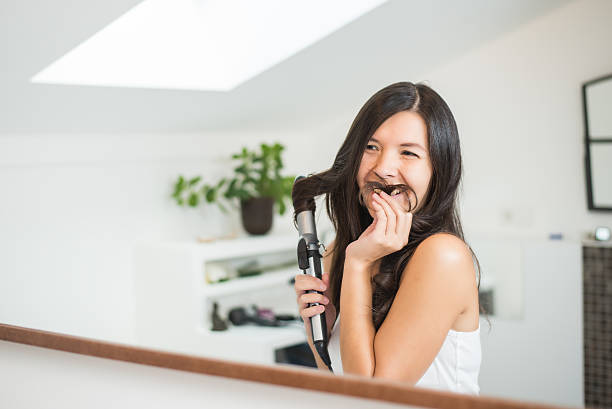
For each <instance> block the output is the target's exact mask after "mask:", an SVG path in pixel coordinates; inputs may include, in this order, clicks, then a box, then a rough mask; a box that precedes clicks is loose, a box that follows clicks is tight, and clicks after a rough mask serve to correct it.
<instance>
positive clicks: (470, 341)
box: [327, 316, 482, 395]
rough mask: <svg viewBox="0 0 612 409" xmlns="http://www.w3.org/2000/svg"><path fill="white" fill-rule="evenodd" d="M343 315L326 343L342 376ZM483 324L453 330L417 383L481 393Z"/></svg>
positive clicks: (421, 385)
mask: <svg viewBox="0 0 612 409" xmlns="http://www.w3.org/2000/svg"><path fill="white" fill-rule="evenodd" d="M339 323H340V316H338V319H337V320H336V323H335V324H334V327H333V329H332V332H331V335H330V338H329V344H328V346H327V348H328V352H329V357H330V359H331V363H332V369H333V370H334V374H337V375H341V374H342V373H343V371H342V359H341V358H340V326H339ZM481 359H482V356H481V350H480V325H478V328H477V329H475V330H474V331H469V332H462V331H455V330H453V329H451V330H450V331H448V335H447V336H446V339H444V342H443V343H442V347H441V348H440V351H439V352H438V354H437V355H436V357H435V358H434V360H433V362H432V363H431V365H430V366H429V368H428V369H427V371H425V374H424V375H423V376H422V377H421V379H419V381H418V382H417V383H416V384H415V386H419V387H423V388H431V389H440V390H446V391H451V392H458V393H465V394H471V395H478V394H479V392H480V387H479V386H478V374H479V372H480V361H481Z"/></svg>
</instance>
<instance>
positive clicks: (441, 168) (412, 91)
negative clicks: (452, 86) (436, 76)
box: [292, 82, 485, 330]
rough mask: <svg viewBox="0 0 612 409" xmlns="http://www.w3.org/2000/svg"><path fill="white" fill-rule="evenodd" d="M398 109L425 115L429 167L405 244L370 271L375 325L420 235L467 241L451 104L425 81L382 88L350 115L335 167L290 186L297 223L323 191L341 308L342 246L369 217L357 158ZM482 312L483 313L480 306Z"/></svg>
mask: <svg viewBox="0 0 612 409" xmlns="http://www.w3.org/2000/svg"><path fill="white" fill-rule="evenodd" d="M401 111H412V112H415V113H417V114H418V115H420V116H421V117H422V118H423V120H424V121H425V124H426V125H427V138H428V144H429V156H430V160H431V164H432V168H433V172H432V177H431V180H430V183H429V187H428V189H427V194H426V197H425V198H423V199H424V200H423V203H422V204H421V206H420V208H419V209H418V210H416V211H415V212H414V214H413V220H412V227H411V228H410V236H409V239H408V244H407V245H406V246H404V248H402V249H401V250H399V251H396V252H394V253H392V254H388V255H386V256H385V257H383V258H382V259H381V260H380V271H379V272H378V274H376V275H374V277H373V278H372V288H373V292H372V320H373V322H374V327H375V328H376V330H378V328H379V327H380V325H381V324H382V323H383V321H384V319H385V317H386V316H387V313H388V312H389V309H390V308H391V304H392V303H393V300H394V299H395V294H396V293H397V290H398V288H399V283H400V278H401V275H402V273H403V271H404V269H405V267H406V265H407V264H408V261H410V258H411V257H412V255H413V254H414V251H415V250H416V248H417V246H418V245H419V244H420V243H421V242H422V241H423V240H425V239H426V238H427V237H429V236H431V235H433V234H435V233H440V232H445V233H450V234H453V235H455V236H457V237H459V238H460V239H461V240H463V241H464V242H465V239H464V237H463V229H462V227H461V221H460V218H459V213H458V208H457V190H458V187H459V184H460V182H461V175H462V165H461V150H460V146H459V133H458V131H457V125H456V123H455V119H454V118H453V114H452V113H451V111H450V109H449V107H448V105H447V104H446V102H444V100H443V99H442V98H441V97H440V95H438V94H437V93H436V92H435V91H434V90H433V89H431V88H430V87H428V86H427V85H424V84H413V83H410V82H398V83H395V84H391V85H389V86H387V87H385V88H383V89H381V90H380V91H378V92H377V93H375V94H374V95H373V96H372V97H371V98H370V99H369V100H368V101H367V102H366V103H365V105H364V106H363V107H362V108H361V110H360V111H359V113H358V114H357V116H356V117H355V120H354V121H353V124H352V125H351V127H350V129H349V131H348V134H347V136H346V139H345V140H344V142H343V143H342V146H341V147H340V150H339V151H338V153H337V154H336V158H335V159H334V163H333V165H332V167H331V168H330V169H328V170H326V171H323V172H320V173H317V174H313V175H310V176H309V177H307V178H304V179H301V180H299V181H297V182H296V183H295V184H294V186H293V192H292V195H293V203H294V208H295V212H294V222H296V217H297V214H298V213H299V212H300V211H301V210H304V209H305V208H310V209H311V210H312V209H313V208H314V200H313V198H315V197H317V196H319V195H322V194H326V199H325V204H326V210H327V213H328V215H329V218H330V220H331V221H332V223H333V226H334V228H335V230H336V238H335V242H334V248H333V249H332V263H331V272H330V294H331V301H332V302H333V303H334V306H335V307H336V311H337V313H338V314H339V313H340V288H341V283H342V276H343V272H344V260H345V250H346V247H347V246H348V245H349V244H350V243H351V242H353V241H355V240H357V239H358V238H359V236H360V235H361V233H362V232H363V231H364V230H365V229H366V228H367V227H368V226H369V225H370V224H371V223H372V221H373V219H372V216H370V214H369V212H368V211H367V209H366V208H365V207H364V206H363V204H362V201H361V200H360V192H359V186H358V185H357V172H358V170H359V166H360V163H361V158H362V156H363V153H364V151H365V148H366V146H367V144H368V142H369V140H370V138H371V137H372V135H373V134H374V132H375V131H376V130H377V129H378V127H379V126H380V125H382V123H383V122H384V121H386V120H387V119H388V118H389V117H391V116H392V115H394V114H396V113H398V112H401ZM468 247H469V246H468ZM469 249H470V251H471V253H472V257H473V259H474V261H475V264H476V265H477V266H478V268H477V270H478V288H479V289H480V263H479V262H478V258H477V257H476V255H475V254H474V251H473V250H472V249H471V247H469ZM480 311H481V312H483V313H484V312H485V311H484V308H483V307H482V306H480Z"/></svg>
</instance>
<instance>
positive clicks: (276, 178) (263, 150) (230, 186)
mask: <svg viewBox="0 0 612 409" xmlns="http://www.w3.org/2000/svg"><path fill="white" fill-rule="evenodd" d="M284 149H285V148H284V146H283V145H281V144H280V143H275V144H274V145H267V144H265V143H262V144H261V145H260V149H259V150H258V151H257V150H253V151H251V150H249V149H247V148H245V147H243V148H242V151H241V152H240V153H237V154H233V155H232V159H233V160H236V161H239V163H238V165H237V166H236V167H235V168H234V175H233V177H231V178H222V179H220V180H219V181H217V182H216V183H213V184H207V183H203V181H202V177H201V176H195V177H192V178H190V179H187V178H185V177H183V176H182V175H179V177H178V179H177V180H176V182H175V184H174V192H173V193H172V197H173V198H174V199H175V200H176V202H177V204H179V205H180V206H182V205H185V204H187V205H189V206H191V207H196V206H198V204H200V203H202V202H203V203H214V202H216V203H217V205H218V206H219V208H220V209H221V210H222V211H223V212H225V213H227V207H226V206H224V204H223V202H226V203H229V204H230V205H235V202H236V199H237V200H238V201H239V202H240V210H241V216H242V225H243V226H244V229H245V230H246V231H247V232H249V233H251V234H266V233H267V232H268V231H269V230H270V228H271V227H272V220H273V217H272V216H273V207H274V204H275V203H276V205H277V208H278V212H279V214H281V215H283V214H284V213H285V211H286V209H287V207H286V205H285V200H286V199H290V198H291V189H292V187H293V181H294V179H295V177H294V176H281V174H280V170H281V169H282V168H283V161H282V157H281V153H282V152H283V150H284Z"/></svg>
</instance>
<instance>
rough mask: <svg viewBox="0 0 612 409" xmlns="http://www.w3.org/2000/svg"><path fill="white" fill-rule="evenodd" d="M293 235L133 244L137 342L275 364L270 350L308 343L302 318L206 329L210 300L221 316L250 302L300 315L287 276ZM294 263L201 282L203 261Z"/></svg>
mask: <svg viewBox="0 0 612 409" xmlns="http://www.w3.org/2000/svg"><path fill="white" fill-rule="evenodd" d="M297 240H298V235H297V233H296V234H295V235H284V236H248V237H242V238H237V239H231V240H220V241H217V242H213V243H196V242H168V243H141V244H138V245H136V246H135V247H134V251H133V272H134V299H135V305H134V319H135V331H136V334H135V336H136V341H137V343H138V344H140V345H143V346H147V347H153V348H160V349H164V350H171V351H177V352H183V353H190V354H198V355H204V356H208V357H213V358H220V359H230V360H237V361H242V362H254V363H265V364H271V363H274V351H275V350H276V349H279V348H283V347H286V346H291V345H295V344H299V343H302V342H306V335H305V331H304V326H303V324H302V323H301V321H296V322H295V323H294V324H292V325H290V326H286V327H260V326H255V325H253V324H248V325H245V326H232V324H231V323H229V321H228V326H229V328H228V330H226V331H211V330H210V328H211V327H212V323H211V313H212V305H213V302H215V301H216V302H217V303H218V304H219V313H220V315H221V317H222V318H227V311H228V310H229V309H230V308H232V307H235V306H244V307H245V308H246V309H247V310H248V312H249V313H251V312H252V311H251V310H250V305H251V304H256V305H257V306H258V307H260V308H271V309H272V310H273V311H274V312H275V313H277V314H278V313H289V314H294V315H296V316H298V307H297V304H296V300H295V292H294V289H293V285H292V284H291V283H290V280H291V278H292V277H295V275H296V274H299V273H300V272H301V271H300V270H299V268H298V266H297V258H296V256H295V254H296V248H297ZM275 257H276V258H284V259H285V260H287V259H289V260H291V258H293V259H294V260H295V264H294V265H289V266H286V267H284V268H282V269H276V270H273V271H264V272H263V273H262V274H259V275H255V276H249V277H242V278H235V279H232V280H229V281H225V282H217V283H212V284H211V283H209V282H207V280H206V268H207V265H208V264H211V263H215V264H218V263H220V262H230V263H237V262H240V261H243V262H246V261H248V260H261V259H265V258H268V259H270V258H275Z"/></svg>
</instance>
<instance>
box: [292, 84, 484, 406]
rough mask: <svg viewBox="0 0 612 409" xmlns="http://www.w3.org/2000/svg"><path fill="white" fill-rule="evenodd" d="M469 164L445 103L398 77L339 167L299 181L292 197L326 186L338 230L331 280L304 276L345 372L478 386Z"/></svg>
mask: <svg viewBox="0 0 612 409" xmlns="http://www.w3.org/2000/svg"><path fill="white" fill-rule="evenodd" d="M461 173H462V168H461V152H460V147H459V136H458V132H457V126H456V124H455V120H454V118H453V115H452V113H451V111H450V109H449V108H448V106H447V104H446V103H445V102H444V100H443V99H442V98H441V97H440V96H439V95H438V94H437V93H436V92H435V91H434V90H432V89H431V88H430V87H428V86H426V85H423V84H416V85H415V84H412V83H409V82H400V83H396V84H392V85H390V86H388V87H385V88H383V89H382V90H380V91H378V92H377V93H376V94H374V95H373V96H372V97H371V98H370V99H369V100H368V101H367V102H366V104H365V105H364V106H363V107H362V108H361V110H360V111H359V113H358V115H357V117H356V118H355V120H354V121H353V124H352V125H351V128H350V130H349V132H348V135H347V137H346V139H345V141H344V143H343V144H342V146H341V147H340V150H339V151H338V154H337V155H336V158H335V160H334V163H333V165H332V167H331V168H330V169H329V170H327V171H324V172H321V173H318V174H315V175H311V176H309V177H308V178H305V179H302V180H300V181H298V182H296V184H295V186H294V190H293V196H294V203H300V200H302V201H303V202H306V201H308V200H309V198H313V197H317V196H319V195H322V194H325V195H326V207H327V212H328V214H329V216H330V220H331V221H332V223H333V225H334V227H335V230H336V237H335V239H334V241H333V243H332V244H331V245H330V246H328V249H327V251H326V252H325V254H324V258H323V269H324V272H325V273H324V274H323V280H318V279H316V278H314V277H311V276H308V275H305V274H298V275H297V276H296V280H295V291H296V295H297V302H298V305H299V309H300V314H301V316H302V317H303V319H304V321H305V324H306V333H307V334H308V335H309V337H310V324H309V320H308V318H309V317H312V316H314V315H316V314H320V313H321V312H323V311H325V314H326V319H327V325H328V334H330V336H329V346H328V349H329V353H330V356H331V359H332V367H333V369H334V372H335V373H350V374H356V375H364V376H368V377H378V378H387V379H392V380H398V381H403V382H406V383H409V384H411V385H417V386H423V387H429V388H436V389H445V390H450V391H454V392H461V393H470V394H478V393H479V390H480V388H479V386H478V374H479V370H480V361H481V351H480V325H479V312H480V307H479V303H478V286H479V282H480V277H478V280H477V275H476V269H475V267H474V261H476V264H478V261H477V259H476V258H475V255H474V254H473V252H472V250H471V248H470V247H469V246H468V245H466V243H465V242H464V239H463V231H462V228H461V222H460V219H459V216H458V211H457V189H458V187H459V183H460V181H461ZM297 212H298V209H296V215H297ZM478 270H479V269H478ZM478 275H479V274H478ZM477 281H478V283H477ZM307 290H319V291H323V292H324V294H317V293H307V292H306V291H307ZM308 303H321V304H322V305H318V306H313V307H310V308H308V307H307V305H308ZM341 311H342V320H340V312H341ZM309 344H310V346H311V349H312V350H313V353H314V355H315V358H316V360H317V365H318V366H319V368H326V366H325V365H324V364H323V362H322V361H321V360H320V358H319V357H318V354H317V353H316V351H315V349H314V347H313V344H312V340H311V339H309Z"/></svg>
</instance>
